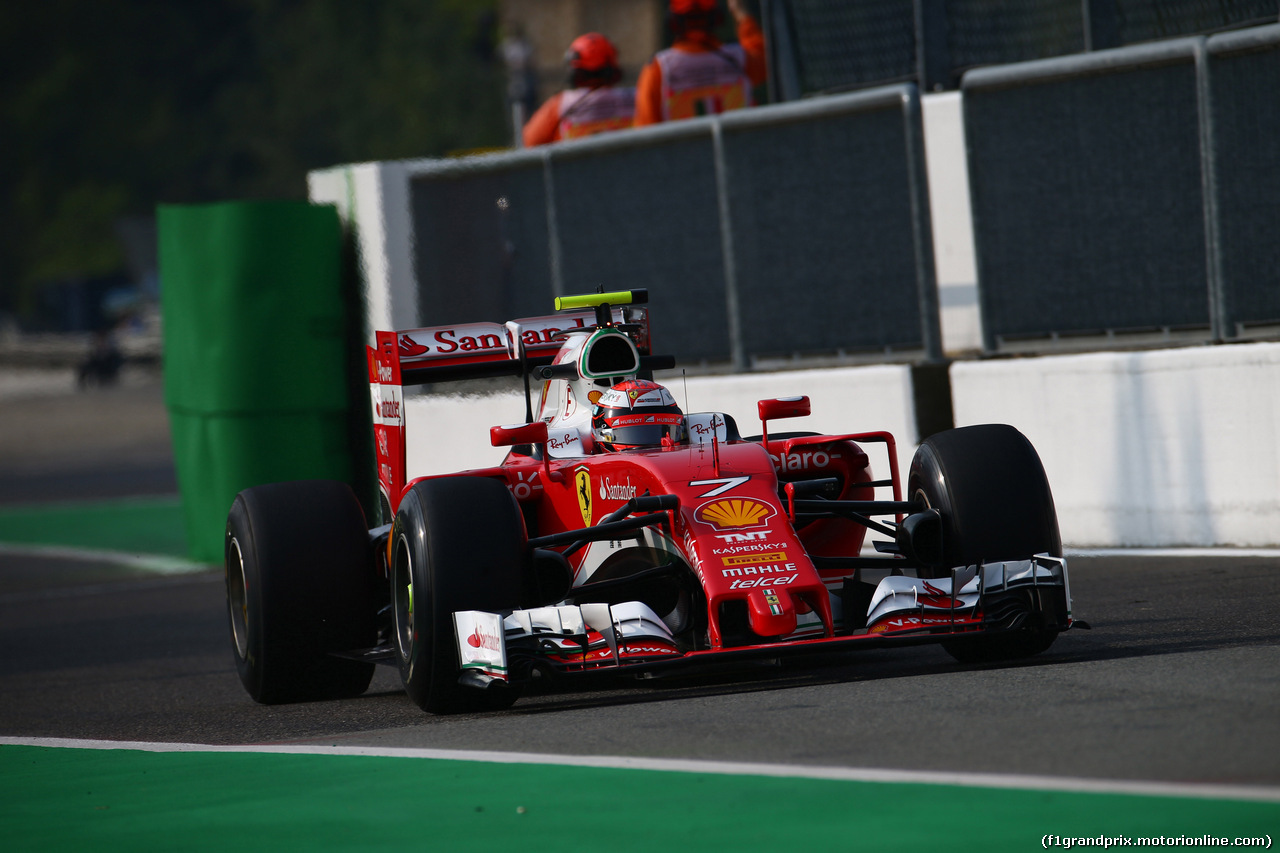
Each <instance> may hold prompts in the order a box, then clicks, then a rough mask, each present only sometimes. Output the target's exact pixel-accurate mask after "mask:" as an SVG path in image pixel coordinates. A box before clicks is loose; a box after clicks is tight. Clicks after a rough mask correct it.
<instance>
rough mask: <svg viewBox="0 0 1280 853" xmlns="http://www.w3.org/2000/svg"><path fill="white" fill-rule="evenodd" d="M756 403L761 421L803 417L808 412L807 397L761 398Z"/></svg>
mask: <svg viewBox="0 0 1280 853" xmlns="http://www.w3.org/2000/svg"><path fill="white" fill-rule="evenodd" d="M756 405H757V407H758V408H759V410H760V420H762V421H776V420H781V419H782V418H803V417H807V416H808V415H809V414H810V411H809V398H808V397H782V398H779V399H776V400H761V401H760V402H759V403H757V404H756Z"/></svg>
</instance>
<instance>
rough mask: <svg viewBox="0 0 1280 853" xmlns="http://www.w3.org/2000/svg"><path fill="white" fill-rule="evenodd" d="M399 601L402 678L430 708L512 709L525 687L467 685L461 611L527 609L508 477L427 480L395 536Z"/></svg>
mask: <svg viewBox="0 0 1280 853" xmlns="http://www.w3.org/2000/svg"><path fill="white" fill-rule="evenodd" d="M391 541H392V551H391V598H392V611H393V619H394V623H393V624H394V633H395V645H396V650H397V658H398V660H399V663H400V679H401V681H402V682H404V688H405V691H406V692H407V693H408V694H409V697H410V698H411V699H413V701H414V702H416V703H417V704H418V707H420V708H422V709H423V710H424V711H429V712H431V713H433V714H455V713H459V712H463V711H491V710H497V709H501V708H507V707H510V706H511V704H512V703H513V702H515V700H516V698H517V697H518V696H519V690H518V688H516V687H513V686H510V685H506V684H502V683H495V684H494V685H492V686H491V687H489V688H487V689H478V688H475V687H465V686H463V685H461V684H459V683H458V676H459V674H460V673H459V663H458V652H457V648H456V646H455V642H456V640H455V637H454V634H455V632H454V626H453V614H454V612H455V611H459V610H484V611H488V612H499V611H503V610H514V609H516V608H517V607H518V606H519V599H520V589H521V584H522V582H523V569H524V557H525V550H526V539H525V530H524V519H523V517H522V516H521V514H520V508H519V506H518V504H517V503H516V500H515V498H514V497H513V496H512V495H511V492H510V491H509V490H508V489H507V487H506V485H505V484H504V483H502V482H501V481H499V480H491V479H486V478H483V477H448V478H441V479H437V480H423V481H422V482H420V483H418V484H417V485H415V486H414V487H413V488H412V489H410V490H409V492H408V493H407V494H406V495H405V496H404V499H403V500H402V501H401V502H400V508H399V510H398V511H397V513H396V519H395V524H394V526H393V527H392V529H391Z"/></svg>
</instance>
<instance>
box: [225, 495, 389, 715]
mask: <svg viewBox="0 0 1280 853" xmlns="http://www.w3.org/2000/svg"><path fill="white" fill-rule="evenodd" d="M224 557H225V559H224V569H225V574H226V585H227V617H228V620H229V622H230V626H231V648H232V651H233V652H234V653H235V658H236V669H237V671H238V672H239V674H240V681H241V682H242V683H243V684H244V687H245V690H247V691H248V692H249V695H250V696H252V697H253V698H254V699H255V700H256V701H258V702H262V703H263V704H276V703H282V702H304V701H310V700H316V699H338V698H345V697H350V696H359V695H360V694H361V693H363V692H364V691H365V689H366V688H368V686H369V682H370V680H372V678H373V669H374V665H373V664H371V663H361V662H358V661H352V660H344V659H341V658H337V657H333V656H332V654H331V653H333V652H343V651H350V650H354V649H362V648H368V647H371V646H373V645H374V644H375V642H376V640H377V630H376V627H375V619H376V608H375V605H374V599H373V589H372V580H373V564H372V558H371V552H370V548H369V531H368V528H367V527H366V526H365V519H364V513H363V511H362V510H361V508H360V502H359V501H358V500H356V496H355V495H354V494H353V493H352V491H351V488H350V487H349V486H347V484H346V483H340V482H334V481H330V480H308V481H296V482H289V483H272V484H269V485H264V486H255V487H253V488H250V489H245V490H244V491H243V492H241V493H240V494H239V495H237V496H236V499H235V502H234V503H233V504H232V505H231V512H230V514H229V515H228V517H227V531H226V537H225V540H224Z"/></svg>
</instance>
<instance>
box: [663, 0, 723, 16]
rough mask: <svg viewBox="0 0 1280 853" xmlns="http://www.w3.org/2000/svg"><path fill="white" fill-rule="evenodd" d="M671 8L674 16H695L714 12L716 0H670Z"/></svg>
mask: <svg viewBox="0 0 1280 853" xmlns="http://www.w3.org/2000/svg"><path fill="white" fill-rule="evenodd" d="M669 8H670V9H671V13H672V14H673V15H695V14H697V13H699V12H704V13H705V12H711V11H714V10H715V8H716V0H670V6H669Z"/></svg>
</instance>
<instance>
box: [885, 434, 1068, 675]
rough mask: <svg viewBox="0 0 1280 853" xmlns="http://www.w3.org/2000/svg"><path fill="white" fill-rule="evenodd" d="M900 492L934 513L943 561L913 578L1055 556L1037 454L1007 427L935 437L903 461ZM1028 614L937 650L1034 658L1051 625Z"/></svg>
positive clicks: (968, 659)
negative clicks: (1002, 628) (907, 463)
mask: <svg viewBox="0 0 1280 853" xmlns="http://www.w3.org/2000/svg"><path fill="white" fill-rule="evenodd" d="M907 494H908V496H909V497H910V498H911V499H913V500H916V499H923V500H924V502H925V503H926V504H928V505H929V506H930V507H932V508H934V509H937V510H938V511H939V512H940V513H941V515H942V548H943V561H942V563H941V564H940V565H937V566H929V567H924V568H921V569H920V571H919V574H920V577H926V578H939V577H947V576H949V574H950V570H951V568H953V567H955V566H970V565H976V564H978V563H979V562H984V563H991V562H996V561H1000V560H1025V559H1027V558H1029V557H1031V556H1033V555H1035V554H1043V553H1048V554H1052V555H1054V556H1059V557H1060V556H1062V538H1061V536H1060V535H1059V533H1058V515H1057V512H1056V511H1055V509H1054V505H1053V495H1052V493H1051V492H1050V490H1049V481H1048V478H1047V477H1046V476H1045V473H1044V466H1043V465H1042V464H1041V463H1040V457H1039V455H1038V454H1037V453H1036V451H1035V448H1034V447H1032V446H1031V442H1030V441H1028V440H1027V438H1026V436H1024V435H1023V434H1022V433H1020V432H1018V430H1016V429H1014V428H1013V427H1011V426H1008V425H1007V424H983V425H980V426H970V427H962V428H960V429H953V430H947V431H945V432H940V433H937V434H935V435H933V436H930V437H929V438H927V439H925V441H924V442H923V443H922V444H921V445H920V449H919V450H917V451H916V455H915V458H914V459H912V461H911V471H910V473H909V475H908V478H907ZM1035 617H1036V614H1035V613H1032V614H1030V617H1029V618H1028V619H1027V620H1026V622H1024V623H1023V624H1022V625H1020V626H1018V627H1017V628H1015V629H1014V630H1012V631H1008V632H1004V633H998V634H990V635H982V636H979V637H974V638H965V639H959V640H951V641H948V642H945V643H943V644H942V646H943V648H944V649H946V651H947V652H948V653H949V654H950V655H951V656H952V657H954V658H956V659H957V660H959V661H961V662H964V663H974V662H982V661H992V660H1008V659H1012V658H1020V657H1029V656H1030V655H1034V654H1039V653H1040V652H1043V651H1044V650H1045V649H1047V648H1049V646H1050V645H1051V644H1052V643H1053V641H1054V638H1055V637H1057V634H1058V626H1056V625H1048V624H1041V620H1039V619H1037V618H1035Z"/></svg>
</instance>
